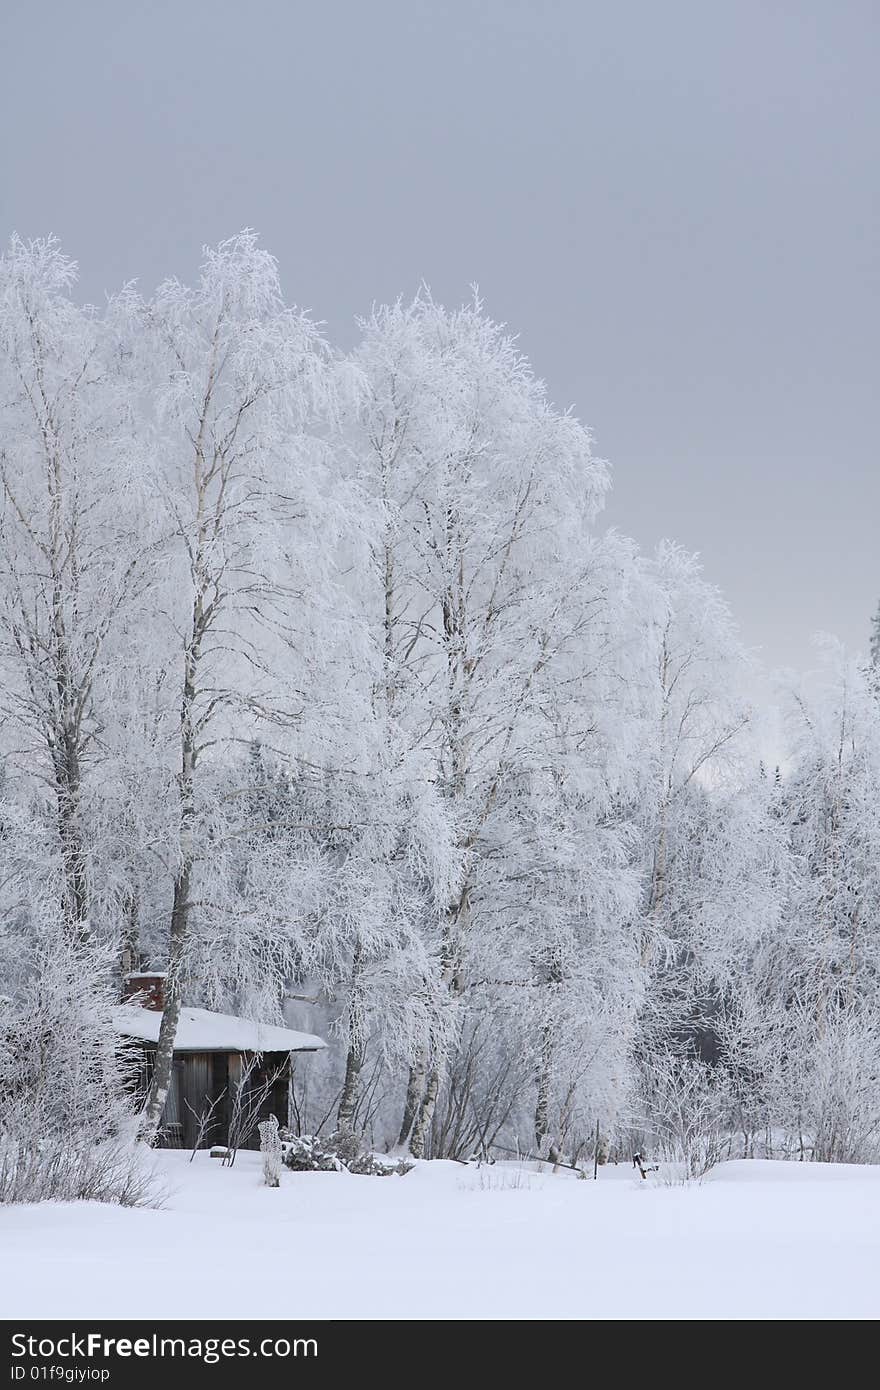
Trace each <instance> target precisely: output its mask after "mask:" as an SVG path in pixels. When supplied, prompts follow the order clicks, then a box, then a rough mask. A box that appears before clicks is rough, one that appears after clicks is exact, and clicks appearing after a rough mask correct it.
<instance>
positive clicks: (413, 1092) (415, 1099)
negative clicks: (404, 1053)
mask: <svg viewBox="0 0 880 1390" xmlns="http://www.w3.org/2000/svg"><path fill="white" fill-rule="evenodd" d="M425 1076H426V1067H425V1058H424V1055H423V1056H421V1057H420V1058H419V1060H418V1061H417V1062H414V1063H413V1065H412V1066H411V1067H410V1069H409V1079H408V1080H407V1083H406V1099H405V1100H404V1102H403V1118H402V1120H401V1122H400V1133H399V1135H398V1136H397V1142H398V1145H399V1146H400V1147H401V1148H402V1147H403V1146H404V1144H408V1143H409V1140H410V1136H411V1135H412V1130H413V1125H414V1124H415V1122H416V1114H417V1113H418V1108H419V1104H420V1102H421V1099H422V1096H423V1095H424V1092H425Z"/></svg>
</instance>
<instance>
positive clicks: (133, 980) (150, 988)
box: [122, 970, 167, 1014]
mask: <svg viewBox="0 0 880 1390" xmlns="http://www.w3.org/2000/svg"><path fill="white" fill-rule="evenodd" d="M166 978H167V977H166V974H165V971H164V970H133V971H132V972H131V974H129V975H126V977H125V985H124V987H123V991H122V998H123V1000H127V999H132V998H133V997H134V996H135V995H139V996H140V997H139V998H137V999H135V1002H136V1003H137V1004H139V1005H140V1006H141V1008H142V1009H153V1010H154V1011H155V1012H156V1013H159V1014H160V1013H161V1012H162V1010H163V1009H164V1008H165V980H166Z"/></svg>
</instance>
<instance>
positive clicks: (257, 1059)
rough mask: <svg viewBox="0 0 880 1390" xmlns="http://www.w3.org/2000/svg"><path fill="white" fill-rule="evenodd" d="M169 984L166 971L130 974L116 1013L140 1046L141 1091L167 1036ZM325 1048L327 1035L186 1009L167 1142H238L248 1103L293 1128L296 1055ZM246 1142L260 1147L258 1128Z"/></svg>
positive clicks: (261, 1116) (163, 1142)
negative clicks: (162, 1031) (163, 1031)
mask: <svg viewBox="0 0 880 1390" xmlns="http://www.w3.org/2000/svg"><path fill="white" fill-rule="evenodd" d="M164 988H165V976H164V975H163V974H159V973H156V972H144V971H141V972H137V973H135V974H132V975H129V976H127V978H126V982H125V994H124V998H123V1002H122V1003H121V1004H118V1005H117V1006H116V1008H115V1009H114V1010H113V1022H114V1026H115V1028H116V1031H117V1032H118V1033H119V1034H120V1036H121V1037H124V1038H130V1039H131V1040H132V1041H133V1042H134V1044H135V1045H136V1046H137V1047H138V1048H139V1049H140V1052H141V1057H142V1067H141V1072H140V1076H139V1089H141V1088H142V1089H143V1093H144V1095H146V1093H147V1091H148V1089H149V1085H150V1079H151V1077H152V1072H153V1060H154V1058H155V1054H156V1044H157V1042H158V1041H159V1027H160V1024H161V1021H162V1010H163V1008H164ZM323 1047H326V1043H325V1042H324V1041H323V1039H321V1038H318V1037H315V1036H314V1035H313V1034H311V1033H298V1032H296V1031H295V1030H294V1029H292V1028H280V1027H273V1026H271V1025H269V1024H262V1023H253V1022H252V1021H251V1020H250V1019H245V1018H238V1017H236V1015H234V1014H219V1013H214V1012H212V1011H211V1010H210V1009H190V1008H182V1009H181V1011H180V1021H179V1023H178V1027H177V1037H176V1039H175V1043H174V1062H173V1071H172V1079H171V1086H170V1089H169V1093H168V1100H167V1101H166V1104H165V1110H164V1112H163V1115H162V1124H161V1129H160V1134H159V1141H158V1142H159V1145H160V1147H163V1148H171V1149H178V1148H194V1147H195V1146H196V1144H199V1145H200V1146H201V1147H208V1146H210V1145H211V1144H227V1143H229V1142H230V1141H232V1142H234V1141H235V1138H236V1135H235V1134H234V1133H233V1134H232V1135H230V1126H232V1128H233V1130H235V1128H236V1126H235V1123H234V1121H235V1116H236V1114H238V1116H241V1113H242V1109H243V1108H244V1109H246V1110H247V1111H249V1112H250V1113H251V1114H252V1116H253V1117H254V1118H255V1120H265V1119H268V1118H269V1116H270V1115H275V1117H276V1118H277V1120H278V1123H279V1125H286V1124H287V1123H288V1098H289V1092H290V1078H291V1067H292V1061H293V1057H294V1055H295V1054H297V1053H300V1052H317V1051H319V1050H320V1049H321V1048H323ZM239 1128H240V1125H239ZM240 1147H243V1148H258V1147H259V1136H258V1134H257V1132H256V1128H255V1127H254V1129H253V1132H252V1133H251V1134H250V1135H249V1136H248V1137H247V1138H246V1139H245V1140H244V1142H243V1143H241V1144H240Z"/></svg>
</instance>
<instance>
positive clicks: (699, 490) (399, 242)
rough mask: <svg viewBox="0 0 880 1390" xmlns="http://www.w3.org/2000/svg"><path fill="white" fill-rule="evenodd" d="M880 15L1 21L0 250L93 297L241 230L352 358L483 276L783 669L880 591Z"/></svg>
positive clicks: (420, 14)
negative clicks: (381, 317) (402, 310)
mask: <svg viewBox="0 0 880 1390" xmlns="http://www.w3.org/2000/svg"><path fill="white" fill-rule="evenodd" d="M878 39H880V6H878V5H877V3H876V0H727V3H724V2H723V0H708V2H707V0H693V3H686V2H685V0H663V3H660V0H632V3H627V2H626V0H613V3H612V2H611V0H602V3H593V2H592V0H528V3H524V2H523V0H458V2H456V0H450V2H447V3H443V0H433V2H429V0H357V2H356V0H348V2H347V3H343V2H342V0H311V2H310V3H308V4H306V3H301V0H247V3H240V2H239V3H234V4H233V3H230V0H174V3H165V0H151V2H150V3H149V4H142V5H135V4H132V3H125V0H112V2H108V3H105V2H104V0H77V3H75V4H73V3H69V0H68V2H67V3H61V0H42V3H40V4H35V3H33V0H5V3H4V5H3V14H2V31H0V43H2V50H3V59H2V81H0V130H2V168H0V228H2V232H3V236H4V237H5V236H6V235H8V233H9V232H11V231H13V230H16V231H18V232H20V233H21V234H22V235H24V236H36V235H42V234H45V233H47V232H50V231H51V232H55V233H57V234H58V235H59V236H60V237H61V238H62V241H63V243H64V246H65V249H67V250H68V252H69V253H70V254H71V255H73V256H75V257H76V258H77V259H78V260H79V262H80V265H81V269H82V282H81V283H82V287H83V291H84V293H85V294H86V295H87V296H88V297H89V298H90V299H93V300H100V299H101V297H102V296H103V294H104V292H105V291H106V290H111V289H113V288H115V287H116V286H117V285H118V284H119V283H120V282H121V281H123V280H125V279H129V278H132V277H138V278H140V280H141V281H142V283H143V285H144V287H145V288H150V287H152V285H153V284H154V283H155V282H156V281H157V280H158V279H160V278H162V277H163V276H164V275H166V274H169V273H176V274H180V275H181V276H190V275H192V274H193V272H194V269H195V267H196V265H197V263H198V252H199V248H200V247H201V245H202V244H203V243H205V242H208V241H216V240H219V239H220V238H221V237H223V236H228V235H231V234H232V233H233V232H235V231H237V230H239V229H240V228H241V227H243V226H252V227H255V228H257V229H258V230H259V231H260V232H261V233H262V235H263V238H264V240H265V243H266V245H267V246H268V247H269V248H270V249H271V250H272V251H274V252H275V254H276V255H277V256H278V257H279V259H280V261H281V266H282V272H283V276H284V282H285V287H286V290H287V292H288V294H289V296H290V298H291V299H294V300H295V301H296V302H298V303H300V304H302V305H305V306H306V307H308V308H310V309H311V310H312V311H313V312H314V313H315V315H316V316H317V317H319V318H321V319H323V320H325V321H326V323H327V325H328V330H329V332H330V334H331V336H332V337H333V338H334V339H335V340H336V341H337V342H339V343H342V344H346V343H349V342H351V341H352V339H353V328H352V320H353V317H354V316H355V315H356V314H358V313H362V312H364V311H366V310H367V309H368V308H369V305H370V303H371V301H373V300H374V299H386V298H389V297H394V296H396V295H397V294H399V293H403V294H405V295H409V294H411V293H412V292H414V291H415V289H416V288H417V287H418V284H419V282H420V281H421V280H425V281H427V282H428V283H429V284H430V285H431V287H432V289H433V291H434V294H435V296H436V297H437V298H439V299H443V300H444V301H446V302H452V301H459V300H461V299H462V298H463V297H466V295H467V292H468V286H469V285H470V284H471V283H472V282H477V283H478V284H479V286H480V289H481V291H482V293H483V296H484V298H485V301H486V305H487V308H488V310H489V311H490V312H491V313H492V314H493V316H494V317H496V318H500V319H503V320H505V321H506V322H507V323H509V324H510V326H511V327H512V328H513V329H515V330H516V331H517V332H518V333H519V334H520V337H521V343H522V346H523V348H524V350H525V351H526V352H527V353H528V354H529V356H530V357H531V358H532V361H533V362H534V364H535V366H536V369H537V370H538V372H539V373H540V374H541V375H542V376H543V377H544V378H545V379H546V380H547V382H548V384H549V387H550V392H551V394H552V396H553V398H554V400H555V401H556V402H557V403H558V404H559V405H563V406H569V405H570V406H572V407H573V408H574V409H575V411H576V413H577V414H578V415H579V416H580V417H581V418H582V419H583V420H585V421H586V422H588V423H589V424H590V425H591V426H592V428H593V430H594V433H595V436H596V443H597V452H598V453H599V454H600V455H602V456H604V457H606V458H608V459H609V460H610V461H611V463H612V464H613V467H614V478H615V486H614V494H613V499H612V502H611V504H610V506H609V508H608V513H607V515H608V519H609V521H611V522H612V523H613V524H615V525H617V526H619V527H621V528H622V529H624V530H626V531H628V532H629V533H631V534H633V535H635V536H636V537H637V538H638V539H639V541H640V542H642V543H643V545H645V546H651V545H653V543H654V542H655V541H656V540H657V539H659V538H660V537H661V536H664V535H669V536H672V537H674V538H676V539H677V540H679V541H681V542H682V543H683V544H684V545H686V546H688V547H689V548H691V549H695V550H699V551H700V553H701V555H702V556H703V560H704V563H705V567H706V571H707V574H708V576H709V577H710V578H711V579H713V580H714V581H715V582H717V583H718V584H720V585H721V587H722V588H723V589H724V590H725V592H726V594H727V595H728V597H729V599H730V601H731V603H732V605H733V607H734V610H735V612H736V614H737V616H738V618H739V621H740V624H741V627H742V631H743V634H744V636H745V638H746V640H747V641H748V642H749V644H751V645H752V646H755V647H758V648H760V649H761V651H762V653H763V656H764V659H765V660H766V661H767V663H768V664H769V665H771V666H776V665H779V664H791V665H794V666H796V667H803V666H806V665H808V664H809V663H810V660H811V651H810V645H809V640H810V634H811V633H812V632H813V631H814V630H816V629H825V630H829V631H834V632H836V633H838V634H839V635H840V636H841V637H843V638H844V639H845V640H846V641H847V642H848V643H852V644H854V645H860V646H862V645H864V644H865V642H866V636H867V624H868V620H869V617H870V614H871V611H872V609H873V608H874V606H875V604H876V602H877V600H878V598H880V546H878V521H880V468H878V391H877V386H878V364H880V351H878V347H880V344H878V337H880V328H878V325H880V274H878V261H880V249H878V248H880V237H878V230H880V229H878V220H880V219H878V208H880V196H878V193H880V189H878V181H880V173H878V171H880V159H878V155H880V149H878V146H880V78H878V73H880V42H878Z"/></svg>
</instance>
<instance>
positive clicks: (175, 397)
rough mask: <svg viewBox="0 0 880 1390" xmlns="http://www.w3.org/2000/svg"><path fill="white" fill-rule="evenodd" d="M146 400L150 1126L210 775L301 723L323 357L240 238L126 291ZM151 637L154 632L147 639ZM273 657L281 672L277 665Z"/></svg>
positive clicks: (263, 258) (250, 245) (261, 261)
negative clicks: (150, 585) (157, 728)
mask: <svg viewBox="0 0 880 1390" xmlns="http://www.w3.org/2000/svg"><path fill="white" fill-rule="evenodd" d="M128 309H129V320H130V322H131V323H132V325H133V328H134V331H135V332H136V333H137V334H140V335H142V336H143V340H144V344H145V347H146V353H145V358H146V379H145V387H146V388H147V389H148V390H149V392H150V395H151V397H152V398H153V399H154V400H155V402H156V414H155V418H154V420H153V423H152V437H153V440H154V446H155V450H156V458H157V461H158V468H157V475H156V478H155V485H156V488H157V497H158V504H159V506H160V508H161V515H162V518H163V520H164V523H165V525H166V527H167V546H166V551H165V554H166V556H167V561H166V566H167V567H166V570H165V573H164V576H163V578H164V579H165V588H164V594H163V595H162V597H161V601H160V608H159V611H160V618H161V619H162V620H164V624H165V632H164V637H165V640H166V641H168V638H169V637H170V638H171V644H170V646H169V647H168V648H167V650H168V657H167V664H168V670H169V672H170V673H171V675H170V677H169V688H170V689H172V690H174V688H175V686H176V694H175V695H174V696H173V697H172V698H173V699H174V701H175V706H176V708H174V710H173V713H172V714H171V715H170V716H169V728H170V731H171V732H170V737H171V739H172V742H173V746H175V748H176V762H177V770H176V787H177V808H176V819H177V836H176V844H175V846H174V857H173V861H172V891H171V908H170V918H169V931H168V938H169V958H168V994H167V999H166V1008H165V1012H164V1014H163V1019H162V1025H161V1032H160V1037H159V1043H158V1047H157V1054H156V1063H155V1070H154V1074H153V1079H152V1084H151V1090H150V1096H149V1100H148V1106H147V1123H148V1125H149V1126H150V1127H151V1128H152V1129H155V1127H156V1126H157V1124H158V1123H159V1120H160V1117H161V1114H162V1109H163V1106H164V1103H165V1098H166V1094H167V1089H168V1083H169V1077H170V1070H171V1059H172V1052H173V1046H174V1037H175V1033H176V1028H177V1020H178V1017H179V1013H180V1005H181V977H182V973H183V968H184V961H185V952H186V947H187V942H188V939H189V932H190V924H191V916H192V911H193V902H194V894H195V889H196V876H197V871H198V867H199V864H200V862H201V860H202V857H203V856H204V854H205V852H206V848H207V846H208V843H209V839H210V836H209V832H208V829H207V823H206V815H207V811H208V809H209V808H207V807H206V805H205V802H204V800H203V789H204V790H207V785H208V784H207V783H206V767H209V766H210V761H211V759H212V758H216V757H218V756H220V754H219V752H218V750H219V749H220V748H221V747H222V746H223V745H224V744H226V743H228V742H229V741H230V740H235V739H238V738H242V737H245V738H247V736H248V735H249V734H252V731H253V729H254V728H255V727H257V726H260V725H262V724H267V725H271V726H273V727H283V726H285V725H287V724H289V723H292V722H294V721H295V720H296V718H297V716H298V715H299V714H300V713H301V711H302V701H303V689H302V683H301V682H298V681H297V674H298V672H297V670H296V660H295V656H293V655H292V653H293V652H294V651H295V649H296V635H297V621H296V606H297V600H298V595H299V586H300V585H301V584H302V582H303V579H304V576H305V575H307V573H308V570H309V566H310V565H312V566H314V570H313V573H312V574H311V576H310V580H311V582H312V583H314V582H315V580H316V579H317V578H318V576H319V575H320V574H321V573H322V572H323V570H324V568H325V559H324V555H325V554H326V549H325V548H324V547H322V545H321V543H320V537H321V531H322V527H326V526H327V521H328V510H327V508H326V507H324V506H323V505H322V500H321V480H320V478H319V471H320V466H321V464H322V462H323V451H322V449H321V447H320V445H319V442H318V439H317V436H316V432H315V426H316V424H317V421H318V420H319V419H320V418H321V417H322V415H323V413H324V412H325V411H326V408H327V405H328V401H329V371H328V362H327V353H326V350H325V348H324V345H323V343H322V341H321V339H320V338H319V336H318V333H317V330H316V329H315V327H314V326H313V325H312V323H311V322H310V321H309V319H308V318H307V317H306V316H305V315H304V314H302V313H300V312H298V311H295V310H292V309H289V308H287V307H286V306H285V304H284V301H283V298H282V294H281V289H280V284H279V279H278V271H277V267H276V264H275V262H274V260H273V259H272V257H271V256H269V255H268V253H267V252H265V251H263V250H262V249H261V248H260V247H259V246H258V244H257V239H256V237H255V236H254V235H252V234H251V233H249V232H245V233H242V234H241V235H239V236H237V237H234V238H233V239H232V240H230V241H227V242H223V243H221V244H220V245H219V246H218V247H217V248H216V249H211V250H208V251H207V252H206V259H205V262H204V264H203V266H202V270H201V276H200V279H199V282H198V284H197V285H196V287H195V288H192V289H191V288H188V287H186V286H184V285H183V284H181V283H180V282H178V281H177V280H169V281H166V282H165V283H164V284H163V285H162V286H160V288H159V290H158V291H157V293H156V295H155V296H154V297H153V298H152V299H151V300H150V301H147V302H142V301H140V300H138V299H137V298H136V297H134V296H133V295H132V296H130V297H129V304H128ZM159 632H160V636H159V640H160V641H161V640H162V637H161V628H160V629H159ZM281 652H284V653H285V657H286V662H285V664H284V666H282V664H281V662H280V660H279V655H280V653H281Z"/></svg>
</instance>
